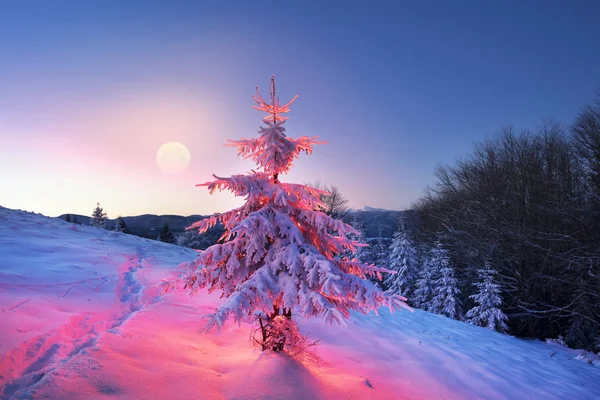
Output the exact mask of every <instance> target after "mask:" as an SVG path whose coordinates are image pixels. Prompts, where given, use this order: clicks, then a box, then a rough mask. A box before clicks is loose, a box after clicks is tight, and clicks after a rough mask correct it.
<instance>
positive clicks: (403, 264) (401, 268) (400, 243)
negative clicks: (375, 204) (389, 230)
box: [385, 220, 419, 297]
mask: <svg viewBox="0 0 600 400" xmlns="http://www.w3.org/2000/svg"><path fill="white" fill-rule="evenodd" d="M388 265H389V267H388V268H389V269H390V270H392V271H395V272H396V274H390V275H389V276H388V277H387V279H386V280H385V286H386V287H387V288H388V289H389V290H391V291H392V292H393V293H398V294H401V295H402V296H406V297H410V295H412V292H413V291H414V289H415V284H416V281H417V278H418V274H419V272H418V261H417V253H416V250H415V247H414V245H413V243H412V241H411V240H410V237H409V235H408V232H407V230H406V225H405V224H404V221H402V220H400V221H399V223H398V230H397V231H396V232H395V233H394V240H393V242H392V246H391V252H390V256H389V264H388Z"/></svg>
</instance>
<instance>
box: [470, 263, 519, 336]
mask: <svg viewBox="0 0 600 400" xmlns="http://www.w3.org/2000/svg"><path fill="white" fill-rule="evenodd" d="M496 273H497V272H496V271H495V270H494V269H492V268H491V267H490V265H489V264H488V263H486V264H485V268H481V269H478V270H477V277H478V280H477V282H475V283H474V285H475V286H476V287H477V289H478V290H477V293H475V294H473V295H471V296H469V298H471V299H473V300H474V301H475V303H476V304H477V305H476V306H475V307H473V308H472V309H470V310H469V311H468V312H467V313H466V314H465V321H467V322H469V323H471V324H473V325H477V326H484V327H486V328H488V329H493V330H496V331H498V332H503V333H504V332H506V331H507V330H508V326H507V325H506V321H508V318H506V315H504V313H503V312H502V310H501V309H500V306H501V305H502V297H501V290H500V285H498V284H497V283H496V282H495V277H496Z"/></svg>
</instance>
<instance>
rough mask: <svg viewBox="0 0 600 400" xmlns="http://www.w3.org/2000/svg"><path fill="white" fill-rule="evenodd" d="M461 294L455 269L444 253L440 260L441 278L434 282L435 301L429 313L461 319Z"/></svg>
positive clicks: (432, 302) (432, 301) (433, 300)
mask: <svg viewBox="0 0 600 400" xmlns="http://www.w3.org/2000/svg"><path fill="white" fill-rule="evenodd" d="M459 294H460V290H459V289H458V287H457V281H456V277H455V276H454V268H453V267H452V265H450V262H449V260H448V256H447V254H446V253H445V251H444V254H443V256H442V257H441V258H440V259H439V278H438V279H436V280H435V281H434V282H433V299H431V307H429V311H431V312H433V313H436V314H443V315H445V316H447V317H450V318H454V319H459V318H460V317H461V311H460V305H459V300H458V295H459Z"/></svg>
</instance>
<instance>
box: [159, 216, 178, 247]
mask: <svg viewBox="0 0 600 400" xmlns="http://www.w3.org/2000/svg"><path fill="white" fill-rule="evenodd" d="M158 240H160V241H161V242H165V243H175V236H174V235H173V232H171V228H170V227H169V224H168V223H167V222H166V221H165V223H164V224H163V226H162V229H161V230H160V235H159V236H158Z"/></svg>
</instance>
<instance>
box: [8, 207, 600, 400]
mask: <svg viewBox="0 0 600 400" xmlns="http://www.w3.org/2000/svg"><path fill="white" fill-rule="evenodd" d="M0 254H1V257H0V320H1V321H2V322H1V323H0V399H11V398H16V399H24V398H42V399H50V398H51V399H70V398H73V399H80V398H85V399H107V398H131V399H133V398H140V399H141V398H152V399H191V398H201V399H266V398H269V399H507V400H508V399H598V398H600V368H599V366H598V365H597V363H596V364H595V362H594V361H593V360H591V363H588V362H586V361H585V360H581V358H582V354H583V353H582V352H581V351H576V350H571V349H568V348H565V347H563V346H560V345H557V344H548V343H542V342H539V341H527V340H521V339H516V338H514V337H511V336H508V335H502V334H499V333H496V332H492V331H489V330H486V329H484V328H478V327H474V326H471V325H467V324H464V323H462V322H459V321H455V320H451V319H448V318H445V317H442V316H439V315H432V314H429V313H426V312H422V311H420V310H415V312H413V313H411V312H407V311H403V312H399V313H395V314H390V313H389V312H388V311H387V310H381V313H380V316H375V315H372V314H371V315H353V316H352V318H351V319H350V320H349V321H348V324H347V326H333V327H331V326H328V325H324V324H323V323H322V322H321V321H320V320H317V319H313V320H310V321H298V323H299V325H300V329H301V330H302V332H304V333H306V334H308V335H310V338H312V339H314V340H317V339H318V340H320V341H319V344H318V345H317V346H316V347H315V350H316V352H317V353H318V356H319V357H320V359H319V360H314V359H309V360H304V361H303V362H300V361H298V360H292V359H289V358H286V357H283V356H280V355H277V354H271V353H261V352H259V351H258V350H257V349H255V348H253V347H252V345H251V343H250V340H249V335H250V331H251V329H252V325H251V324H250V323H249V322H244V323H242V324H241V326H237V325H236V324H234V323H229V324H227V325H226V326H225V327H224V329H222V330H221V332H217V331H211V332H210V333H207V334H201V333H199V330H200V329H201V328H202V326H203V316H205V315H206V314H209V313H211V311H212V310H213V309H214V307H215V306H216V305H218V304H219V303H220V302H221V301H222V300H221V299H219V296H218V295H217V294H215V295H208V294H205V293H202V294H200V295H198V296H197V297H189V296H188V295H187V293H186V292H183V291H180V292H175V293H168V294H164V295H163V294H161V290H160V284H161V282H162V281H163V279H168V278H171V277H173V276H175V274H176V271H175V270H176V267H177V266H178V265H180V264H181V263H185V262H187V261H190V260H192V259H193V258H194V257H195V252H194V251H192V250H189V249H186V248H182V247H178V246H174V245H169V244H165V243H161V242H157V241H151V240H147V239H143V238H139V237H136V236H132V235H125V234H121V233H115V232H110V231H105V230H99V229H96V228H92V227H87V226H82V225H75V224H69V223H66V222H64V221H60V220H58V219H54V218H47V217H44V216H41V215H37V214H31V213H26V212H22V211H14V210H9V209H5V208H0Z"/></svg>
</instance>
